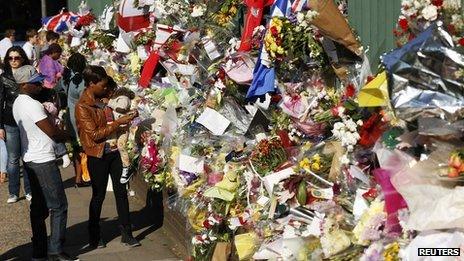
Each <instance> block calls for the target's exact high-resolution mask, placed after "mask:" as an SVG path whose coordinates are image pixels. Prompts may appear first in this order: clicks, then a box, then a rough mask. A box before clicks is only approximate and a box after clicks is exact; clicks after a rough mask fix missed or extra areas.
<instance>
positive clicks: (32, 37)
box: [23, 29, 39, 66]
mask: <svg viewBox="0 0 464 261" xmlns="http://www.w3.org/2000/svg"><path fill="white" fill-rule="evenodd" d="M26 41H27V42H26V43H25V44H24V45H23V50H24V52H25V53H26V55H27V58H29V61H31V64H32V65H34V66H37V65H38V57H37V55H36V53H37V51H36V50H35V46H36V44H37V42H38V41H39V34H38V33H37V30H35V29H29V30H27V31H26Z"/></svg>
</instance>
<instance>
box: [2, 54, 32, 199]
mask: <svg viewBox="0 0 464 261" xmlns="http://www.w3.org/2000/svg"><path fill="white" fill-rule="evenodd" d="M4 64H5V65H4V72H3V74H2V75H1V76H0V84H2V85H3V91H2V92H1V93H0V106H1V108H2V110H0V139H4V140H5V142H6V148H7V154H8V163H7V173H8V190H9V197H8V200H7V203H9V204H10V203H15V202H17V201H18V199H19V190H20V188H21V180H20V173H19V170H20V166H19V160H20V157H21V149H23V150H24V148H21V142H20V134H19V128H18V125H16V122H15V120H14V118H13V102H14V101H15V99H16V97H18V94H19V86H18V84H17V83H16V81H15V79H14V77H13V73H14V72H15V71H16V70H18V68H20V67H21V66H23V65H29V64H30V63H29V59H28V58H27V56H26V53H25V52H24V50H23V49H22V48H21V47H19V46H13V47H11V48H10V49H8V51H7V52H6V57H5V59H4ZM23 178H24V193H25V194H26V199H27V200H29V201H30V200H31V199H32V195H31V188H30V185H29V178H28V175H27V171H25V170H23Z"/></svg>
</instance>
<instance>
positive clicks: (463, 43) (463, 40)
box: [458, 38, 464, 46]
mask: <svg viewBox="0 0 464 261" xmlns="http://www.w3.org/2000/svg"><path fill="white" fill-rule="evenodd" d="M458 43H459V45H460V46H464V38H461V39H459V42H458Z"/></svg>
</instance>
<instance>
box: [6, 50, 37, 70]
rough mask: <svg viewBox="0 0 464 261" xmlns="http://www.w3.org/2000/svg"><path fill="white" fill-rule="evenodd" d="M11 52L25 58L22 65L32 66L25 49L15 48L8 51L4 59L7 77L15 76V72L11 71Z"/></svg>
mask: <svg viewBox="0 0 464 261" xmlns="http://www.w3.org/2000/svg"><path fill="white" fill-rule="evenodd" d="M11 52H17V53H19V56H21V58H23V63H22V65H31V62H30V61H29V58H27V55H26V53H25V52H24V50H23V48H21V47H20V46H13V47H10V49H8V51H6V54H5V58H4V59H3V67H4V68H3V71H4V72H5V74H6V75H8V76H13V72H12V71H11V65H10V63H9V61H8V60H9V57H10V53H11Z"/></svg>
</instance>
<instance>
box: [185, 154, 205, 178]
mask: <svg viewBox="0 0 464 261" xmlns="http://www.w3.org/2000/svg"><path fill="white" fill-rule="evenodd" d="M179 170H181V171H185V172H190V173H195V174H199V173H203V171H204V161H203V160H202V159H198V158H195V157H191V156H188V155H184V154H180V155H179Z"/></svg>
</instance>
